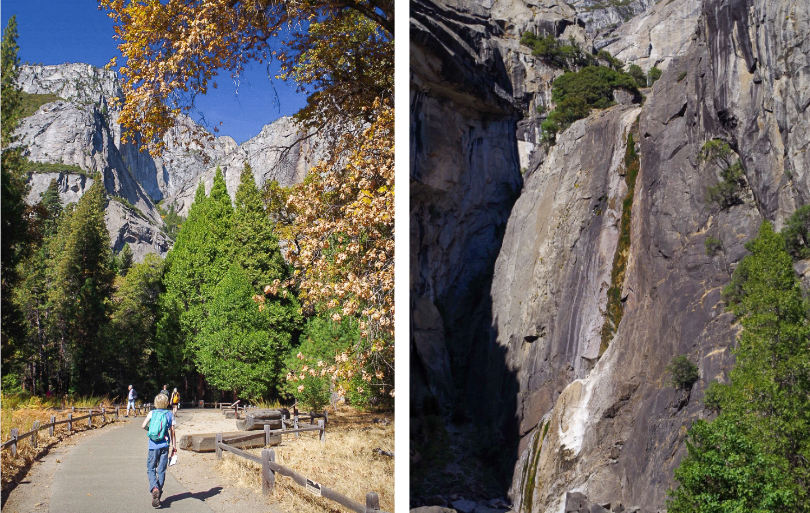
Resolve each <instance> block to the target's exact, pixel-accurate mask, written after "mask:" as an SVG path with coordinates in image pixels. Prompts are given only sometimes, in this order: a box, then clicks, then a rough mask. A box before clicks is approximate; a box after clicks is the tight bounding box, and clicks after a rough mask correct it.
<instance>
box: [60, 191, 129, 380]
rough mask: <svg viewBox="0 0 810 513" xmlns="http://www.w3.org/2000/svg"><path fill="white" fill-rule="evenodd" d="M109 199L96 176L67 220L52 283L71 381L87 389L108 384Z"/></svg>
mask: <svg viewBox="0 0 810 513" xmlns="http://www.w3.org/2000/svg"><path fill="white" fill-rule="evenodd" d="M105 204H106V200H105V197H104V186H103V184H102V181H101V178H100V177H99V176H96V179H95V182H94V183H93V185H92V186H91V187H90V188H89V189H88V190H87V192H86V193H85V194H84V195H83V196H82V198H81V199H80V200H79V203H78V205H77V207H76V210H75V212H74V213H73V215H72V216H71V219H70V222H69V224H66V225H65V226H64V228H65V229H67V233H65V234H64V236H63V237H62V240H63V241H64V250H63V251H62V252H61V257H60V259H59V261H58V263H57V265H56V269H55V280H54V287H53V288H52V289H51V300H52V301H53V302H54V304H55V305H56V312H57V315H58V316H59V318H60V324H61V327H62V328H63V329H64V338H65V340H66V342H67V349H68V351H69V355H70V364H71V387H72V388H74V389H75V390H77V391H82V392H84V393H92V392H96V393H99V392H101V391H102V390H105V389H104V388H102V387H103V386H104V383H102V382H103V381H104V380H103V379H102V372H101V371H102V369H103V367H104V366H103V363H104V360H105V358H106V357H107V355H106V354H105V346H104V344H103V340H102V338H101V336H100V335H101V330H102V328H103V326H104V325H105V324H106V323H107V315H108V301H109V298H110V295H111V292H112V284H113V278H114V272H113V271H112V269H111V268H110V261H111V250H110V236H109V233H108V232H107V226H106V224H105V222H104V207H105ZM60 231H61V230H60ZM60 235H63V234H61V233H60Z"/></svg>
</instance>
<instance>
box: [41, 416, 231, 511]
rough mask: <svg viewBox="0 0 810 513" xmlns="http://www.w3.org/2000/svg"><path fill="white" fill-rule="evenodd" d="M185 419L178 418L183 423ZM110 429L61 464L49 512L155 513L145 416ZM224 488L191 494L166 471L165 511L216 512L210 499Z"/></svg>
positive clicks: (55, 475)
mask: <svg viewBox="0 0 810 513" xmlns="http://www.w3.org/2000/svg"><path fill="white" fill-rule="evenodd" d="M181 418H182V417H180V418H179V419H181ZM128 420H129V422H127V423H126V425H124V426H121V427H119V428H117V429H110V430H108V431H106V432H104V433H101V434H99V435H98V436H95V437H93V438H92V439H90V440H87V441H86V442H85V443H81V444H79V445H77V446H76V447H74V448H73V449H72V450H71V451H70V452H69V453H67V454H66V455H65V456H64V458H62V460H61V463H60V464H59V471H58V472H56V473H54V476H53V483H52V484H51V498H50V501H49V510H50V511H53V512H56V511H77V512H83V513H102V512H105V513H106V512H115V513H128V512H130V511H131V512H142V511H151V510H153V508H152V505H151V500H152V496H151V494H150V493H149V480H148V478H147V477H146V455H147V441H146V431H144V430H143V429H141V423H142V422H143V417H136V418H134V419H128ZM221 490H222V487H220V486H214V487H213V488H211V489H210V490H208V491H202V492H197V493H191V492H189V491H188V490H187V489H186V488H185V487H184V486H183V485H182V484H180V482H178V481H177V479H176V478H175V477H174V476H173V475H172V474H171V472H168V471H167V472H166V481H165V483H164V485H163V498H162V500H161V509H171V510H172V511H175V512H177V513H184V512H211V511H213V510H212V509H211V508H209V507H208V506H207V505H206V504H205V502H203V501H204V500H205V499H206V498H209V497H212V496H214V495H217V494H218V493H219V492H220V491H221Z"/></svg>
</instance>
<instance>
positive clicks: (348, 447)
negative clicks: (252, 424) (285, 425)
mask: <svg viewBox="0 0 810 513" xmlns="http://www.w3.org/2000/svg"><path fill="white" fill-rule="evenodd" d="M375 418H376V419H386V420H387V421H389V422H388V423H387V424H384V423H382V422H376V423H375V422H373V420H374V419H375ZM376 448H380V449H382V450H384V451H390V452H393V451H394V415H393V414H392V413H385V414H380V413H362V412H358V411H356V410H352V409H351V408H349V407H344V408H342V411H341V412H339V413H338V414H337V415H334V416H333V415H330V416H329V424H328V426H327V428H326V443H323V444H322V443H320V441H319V439H318V434H317V432H314V433H301V437H300V438H295V435H284V436H283V439H282V443H281V445H279V446H277V447H274V448H273V449H274V450H275V453H276V463H279V464H281V465H284V466H285V467H288V468H291V469H292V470H294V471H295V472H297V473H298V474H301V475H303V476H305V477H307V478H308V479H311V480H313V481H316V482H318V483H320V484H322V485H324V486H326V487H328V488H331V489H332V490H334V491H336V492H338V493H340V494H342V495H345V496H347V497H349V498H350V499H352V500H354V501H356V502H359V503H361V504H365V501H366V493H368V492H372V491H373V492H377V494H378V495H379V497H380V508H382V509H383V510H385V511H389V512H393V511H394V458H390V457H387V456H380V455H379V454H377V453H375V452H374V449H376ZM250 452H252V453H254V454H257V455H260V454H261V450H260V449H254V450H252V451H250ZM219 468H220V470H221V471H222V472H223V473H225V474H227V475H230V476H231V477H234V478H235V479H237V480H238V481H239V482H240V484H242V485H243V486H246V487H250V488H254V489H260V488H261V480H260V473H261V467H260V466H259V465H257V464H255V463H253V462H250V461H247V460H245V459H244V458H240V457H238V456H236V455H233V454H230V453H224V455H223V461H222V462H221V463H220V464H219ZM274 495H275V499H276V501H277V502H278V504H279V505H280V506H281V507H282V509H284V510H285V511H287V512H289V513H293V512H295V513H298V512H301V513H310V512H311V513H316V512H322V511H327V512H335V513H338V512H340V513H344V512H348V511H350V510H348V509H346V508H344V507H342V506H340V505H338V504H337V503H335V502H332V501H328V500H326V499H323V498H321V497H316V496H314V495H312V494H310V493H309V492H307V491H306V490H305V489H304V488H302V487H300V486H298V485H297V484H296V483H295V482H294V481H293V480H292V479H290V478H288V477H284V476H281V475H279V474H277V475H276V488H275V494H274Z"/></svg>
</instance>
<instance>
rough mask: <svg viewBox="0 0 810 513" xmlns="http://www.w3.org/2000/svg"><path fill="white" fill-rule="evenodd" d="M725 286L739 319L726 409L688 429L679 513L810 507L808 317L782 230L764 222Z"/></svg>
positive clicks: (722, 403) (678, 473)
mask: <svg viewBox="0 0 810 513" xmlns="http://www.w3.org/2000/svg"><path fill="white" fill-rule="evenodd" d="M746 247H747V249H748V250H749V251H750V252H751V254H750V255H748V256H747V257H745V258H744V259H743V260H742V261H741V262H740V264H739V265H738V266H737V269H736V270H735V271H734V275H733V278H732V281H731V283H730V284H729V285H728V287H726V289H725V290H724V297H725V299H726V302H727V303H728V305H729V309H730V310H731V311H732V312H733V313H734V314H735V315H736V316H737V318H738V319H739V321H740V324H741V325H742V328H743V330H742V332H741V334H740V337H739V346H738V348H737V349H736V351H735V352H736V363H735V366H734V368H733V369H732V370H731V372H730V373H729V381H730V383H729V384H727V385H722V384H720V383H713V384H712V385H711V386H710V387H709V389H708V390H707V394H706V396H707V402H708V403H709V406H710V407H712V408H713V409H718V410H719V411H720V414H719V416H718V417H717V419H715V420H714V421H712V422H706V421H704V420H698V421H697V422H695V424H694V425H693V426H692V428H691V429H690V431H689V437H688V440H687V450H688V454H687V456H686V457H685V458H684V459H683V460H682V462H681V464H680V466H679V467H678V469H676V470H675V478H676V480H677V481H678V482H679V484H680V486H679V487H678V488H676V489H675V490H672V491H670V495H671V499H670V500H669V501H668V504H667V509H668V511H670V512H673V513H685V512H690V513H691V512H706V513H708V512H717V511H729V512H731V511H763V512H774V513H775V512H783V511H797V512H802V511H810V492H809V489H810V487H808V484H810V367H809V366H808V364H807V363H808V362H810V345H808V343H807V341H808V340H810V320H809V319H808V306H809V305H808V302H807V299H805V298H804V297H803V295H802V291H801V288H800V285H799V280H798V278H797V276H796V275H795V273H794V270H793V265H792V264H793V262H792V259H791V256H790V254H789V253H788V251H787V249H786V245H785V240H784V238H783V237H782V235H780V234H778V233H775V232H774V231H773V229H772V228H771V225H770V223H768V222H765V223H763V224H762V227H761V228H760V231H759V234H758V236H757V238H755V239H754V240H752V241H750V242H749V243H748V244H747V245H746Z"/></svg>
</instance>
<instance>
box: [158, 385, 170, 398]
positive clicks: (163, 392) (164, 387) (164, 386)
mask: <svg viewBox="0 0 810 513" xmlns="http://www.w3.org/2000/svg"><path fill="white" fill-rule="evenodd" d="M168 389H169V385H163V390H161V391H160V393H161V394H163V395H165V396H166V399H168V398H169V390H168Z"/></svg>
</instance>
